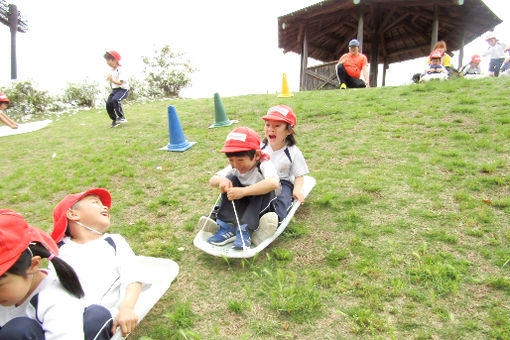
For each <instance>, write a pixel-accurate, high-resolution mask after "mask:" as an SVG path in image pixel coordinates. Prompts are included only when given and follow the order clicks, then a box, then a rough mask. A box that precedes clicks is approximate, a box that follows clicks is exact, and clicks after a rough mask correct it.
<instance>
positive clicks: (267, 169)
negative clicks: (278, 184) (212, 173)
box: [216, 161, 278, 186]
mask: <svg viewBox="0 0 510 340" xmlns="http://www.w3.org/2000/svg"><path fill="white" fill-rule="evenodd" d="M259 169H260V171H259ZM228 175H234V176H236V177H237V178H238V179H239V182H241V184H242V185H244V186H248V185H252V184H255V183H258V182H260V181H262V180H264V179H266V178H270V177H276V178H278V173H277V172H276V169H275V167H274V165H273V163H272V162H269V161H262V162H260V165H259V166H254V167H253V168H251V169H250V170H249V171H246V172H245V173H244V174H242V173H240V172H239V170H237V169H233V168H232V166H231V165H230V164H229V165H227V167H225V168H224V169H223V170H220V171H218V172H217V173H216V176H222V177H227V176H228Z"/></svg>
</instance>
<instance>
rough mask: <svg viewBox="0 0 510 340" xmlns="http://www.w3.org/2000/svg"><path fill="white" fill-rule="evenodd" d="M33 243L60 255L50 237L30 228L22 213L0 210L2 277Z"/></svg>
mask: <svg viewBox="0 0 510 340" xmlns="http://www.w3.org/2000/svg"><path fill="white" fill-rule="evenodd" d="M31 242H39V243H41V244H42V245H44V246H45V247H46V249H48V251H49V252H51V253H52V254H54V255H58V246H57V244H56V243H55V241H53V239H52V238H51V237H50V235H48V234H47V233H45V232H44V231H42V230H41V229H39V228H35V227H32V226H29V225H28V223H27V222H26V221H25V220H24V219H23V216H21V214H20V213H18V212H16V211H14V210H11V209H0V276H1V275H3V274H4V273H5V272H6V271H8V270H9V269H10V268H11V267H12V266H13V265H14V263H16V261H18V259H19V257H20V256H21V253H23V252H24V251H25V249H27V248H28V246H29V245H30V243H31Z"/></svg>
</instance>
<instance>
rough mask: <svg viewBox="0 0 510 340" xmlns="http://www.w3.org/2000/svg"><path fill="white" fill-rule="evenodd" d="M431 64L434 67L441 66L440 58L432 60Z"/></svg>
mask: <svg viewBox="0 0 510 340" xmlns="http://www.w3.org/2000/svg"><path fill="white" fill-rule="evenodd" d="M430 63H431V64H432V65H441V59H439V58H433V59H430Z"/></svg>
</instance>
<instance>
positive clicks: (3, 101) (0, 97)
mask: <svg viewBox="0 0 510 340" xmlns="http://www.w3.org/2000/svg"><path fill="white" fill-rule="evenodd" d="M9 102H10V100H9V98H7V96H6V95H5V94H3V93H0V111H5V110H7V108H8V107H9ZM0 120H1V121H2V122H3V123H4V124H5V125H7V126H8V127H10V128H11V129H17V128H18V123H16V122H15V121H13V120H12V119H11V118H9V116H7V115H6V114H5V113H3V112H0Z"/></svg>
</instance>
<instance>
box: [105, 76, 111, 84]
mask: <svg viewBox="0 0 510 340" xmlns="http://www.w3.org/2000/svg"><path fill="white" fill-rule="evenodd" d="M106 79H108V81H109V82H110V83H111V82H112V75H111V74H109V75H108V77H106Z"/></svg>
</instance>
